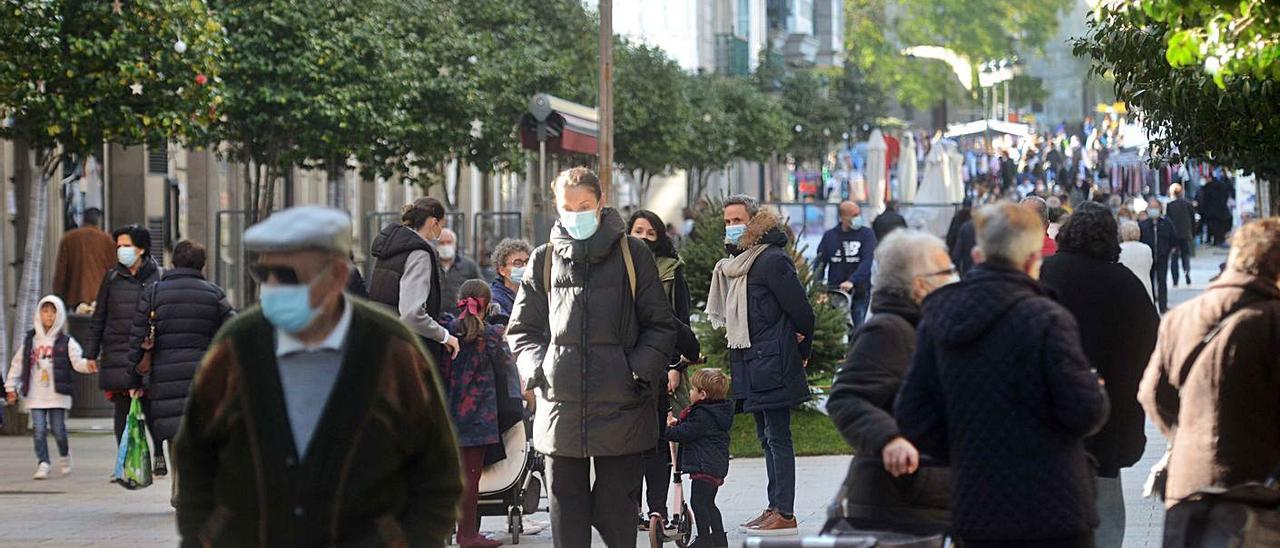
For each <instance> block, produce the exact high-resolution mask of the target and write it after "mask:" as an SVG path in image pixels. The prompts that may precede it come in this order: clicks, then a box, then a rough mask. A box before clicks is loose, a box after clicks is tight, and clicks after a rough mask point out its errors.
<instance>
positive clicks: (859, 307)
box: [849, 295, 871, 329]
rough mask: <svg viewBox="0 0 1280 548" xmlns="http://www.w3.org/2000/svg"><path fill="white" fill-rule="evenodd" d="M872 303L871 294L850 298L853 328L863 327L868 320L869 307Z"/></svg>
mask: <svg viewBox="0 0 1280 548" xmlns="http://www.w3.org/2000/svg"><path fill="white" fill-rule="evenodd" d="M870 305H871V296H870V295H867V296H865V297H853V298H852V299H850V300H849V315H850V316H851V317H852V318H853V328H854V329H857V328H859V327H862V322H865V321H866V320H867V307H868V306H870Z"/></svg>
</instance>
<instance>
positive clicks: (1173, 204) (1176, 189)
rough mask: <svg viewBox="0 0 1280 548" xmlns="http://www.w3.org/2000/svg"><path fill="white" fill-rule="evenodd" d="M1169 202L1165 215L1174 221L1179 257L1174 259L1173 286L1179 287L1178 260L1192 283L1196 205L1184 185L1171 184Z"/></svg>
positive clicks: (1188, 283) (1175, 242)
mask: <svg viewBox="0 0 1280 548" xmlns="http://www.w3.org/2000/svg"><path fill="white" fill-rule="evenodd" d="M1169 197H1170V198H1172V200H1169V203H1167V204H1165V206H1164V209H1165V216H1166V217H1168V218H1169V222H1171V223H1173V235H1174V239H1173V251H1175V252H1177V254H1178V257H1177V258H1175V259H1173V260H1172V264H1171V265H1170V266H1172V267H1173V287H1178V260H1179V259H1181V260H1182V271H1183V272H1185V273H1186V280H1187V285H1191V244H1192V241H1191V240H1192V239H1193V238H1195V234H1196V206H1195V205H1194V204H1192V203H1191V202H1189V201H1187V199H1186V197H1185V196H1184V195H1183V190H1182V185H1180V184H1178V183H1174V184H1172V185H1169Z"/></svg>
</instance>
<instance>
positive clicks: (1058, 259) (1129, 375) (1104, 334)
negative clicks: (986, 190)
mask: <svg viewBox="0 0 1280 548" xmlns="http://www.w3.org/2000/svg"><path fill="white" fill-rule="evenodd" d="M1040 280H1041V281H1042V282H1044V285H1045V286H1046V287H1048V288H1050V289H1052V290H1054V292H1056V293H1057V296H1058V302H1059V303H1062V306H1064V307H1066V308H1067V310H1070V311H1071V315H1072V316H1074V317H1075V319H1076V324H1078V325H1079V326H1080V343H1081V346H1082V347H1083V348H1084V355H1085V357H1086V358H1088V359H1089V364H1090V365H1092V366H1093V368H1094V369H1095V370H1097V372H1098V376H1100V377H1102V380H1103V381H1106V383H1107V384H1106V389H1107V399H1108V400H1109V401H1110V403H1111V416H1110V417H1109V418H1108V419H1107V424H1106V426H1103V427H1102V430H1100V431H1098V433H1097V434H1096V435H1094V436H1093V437H1092V438H1089V439H1088V440H1087V441H1086V442H1085V447H1086V448H1087V449H1088V450H1089V454H1091V455H1093V456H1094V458H1095V459H1097V460H1098V475H1100V476H1104V477H1108V478H1114V477H1117V476H1118V475H1119V474H1120V469H1121V468H1128V467H1130V466H1133V465H1134V463H1136V462H1138V459H1141V458H1142V452H1143V450H1145V449H1146V448H1147V436H1146V421H1144V420H1143V415H1142V405H1140V404H1139V403H1138V383H1139V382H1140V381H1141V380H1142V372H1143V371H1144V370H1146V367H1147V362H1148V361H1150V360H1151V352H1152V351H1153V350H1155V347H1156V331H1157V330H1158V329H1159V328H1160V315H1159V314H1157V313H1156V307H1155V306H1152V304H1151V299H1150V298H1148V297H1147V290H1146V288H1145V287H1143V285H1142V282H1141V281H1139V280H1138V278H1137V276H1134V275H1133V272H1130V271H1129V269H1128V268H1125V267H1124V265H1121V264H1120V263H1114V262H1108V261H1104V260H1101V259H1097V258H1094V257H1091V256H1088V255H1085V254H1082V253H1073V252H1062V251H1059V252H1058V254H1057V255H1054V256H1052V257H1049V258H1048V259H1045V260H1044V267H1043V268H1041V269H1040Z"/></svg>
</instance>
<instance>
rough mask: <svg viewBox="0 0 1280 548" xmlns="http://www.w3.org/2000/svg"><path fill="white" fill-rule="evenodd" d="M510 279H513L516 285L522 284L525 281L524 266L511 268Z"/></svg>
mask: <svg viewBox="0 0 1280 548" xmlns="http://www.w3.org/2000/svg"><path fill="white" fill-rule="evenodd" d="M509 277H510V278H511V281H513V282H515V283H520V282H522V281H524V267H523V266H514V267H511V275H510V276H509Z"/></svg>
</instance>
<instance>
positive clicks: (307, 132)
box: [212, 0, 404, 221]
mask: <svg viewBox="0 0 1280 548" xmlns="http://www.w3.org/2000/svg"><path fill="white" fill-rule="evenodd" d="M213 4H214V6H215V7H216V9H217V10H218V14H219V16H220V18H221V19H222V21H223V22H224V24H225V25H226V29H227V37H228V41H229V47H228V49H227V54H226V65H225V68H224V72H223V79H224V86H225V90H226V95H227V101H226V112H225V115H226V117H225V118H224V119H223V121H222V123H221V124H220V125H219V127H218V128H217V129H218V131H217V132H216V133H215V134H214V135H213V136H212V138H213V140H214V141H215V142H216V141H221V142H226V143H227V144H228V145H229V146H230V154H231V156H232V157H233V158H235V159H236V160H238V161H240V162H242V163H243V164H244V166H245V179H246V183H247V184H248V186H249V189H248V192H246V193H245V196H246V203H245V208H246V210H248V211H249V212H250V220H251V221H252V220H254V219H257V218H260V217H262V216H265V215H267V214H268V213H269V212H270V211H271V209H272V208H273V205H274V204H273V201H274V197H275V194H276V192H275V185H276V182H277V181H278V180H279V179H281V178H282V177H285V176H286V175H287V174H288V173H289V170H290V169H291V168H292V167H294V166H308V165H311V164H310V163H311V162H313V161H317V160H318V161H320V162H321V165H326V164H327V165H328V166H330V168H331V169H334V170H336V169H338V168H337V167H336V166H337V165H338V164H339V163H340V164H341V165H344V166H345V162H346V159H347V158H348V157H350V156H357V157H362V158H368V157H370V156H372V152H371V148H370V147H371V146H372V145H373V144H374V143H375V142H377V140H378V139H380V138H385V137H386V136H387V135H388V134H389V133H390V129H389V128H391V127H395V125H396V124H397V123H398V122H400V121H401V120H402V119H403V117H402V116H398V115H397V113H398V111H397V110H396V108H395V107H396V106H398V102H397V101H398V100H399V98H400V95H399V92H400V90H401V89H403V88H402V86H400V85H398V84H399V82H397V81H396V78H397V77H399V76H403V75H404V71H402V70H397V69H398V68H400V67H401V65H400V64H399V63H400V61H401V60H402V57H400V56H399V54H400V51H399V50H398V49H397V45H399V44H400V43H401V42H400V41H399V39H398V38H399V37H398V36H395V35H394V33H393V32H392V31H393V30H394V29H395V27H394V26H393V25H391V24H389V23H388V21H390V17H389V15H390V14H391V13H392V6H394V5H395V4H394V3H393V2H392V1H391V0H369V1H367V2H358V3H355V2H331V1H328V0H297V1H293V0H288V1H286V0H255V1H251V2H239V1H231V0H214V1H213Z"/></svg>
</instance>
